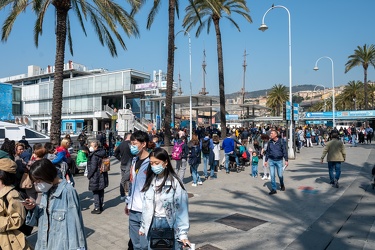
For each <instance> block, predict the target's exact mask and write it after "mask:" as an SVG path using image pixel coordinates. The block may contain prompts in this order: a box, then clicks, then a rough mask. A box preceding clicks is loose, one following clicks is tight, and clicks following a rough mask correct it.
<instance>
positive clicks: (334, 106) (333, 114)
mask: <svg viewBox="0 0 375 250" xmlns="http://www.w3.org/2000/svg"><path fill="white" fill-rule="evenodd" d="M323 58H327V59H329V60H330V61H331V66H332V124H333V128H335V127H336V121H335V112H336V105H335V71H334V64H333V60H332V58H330V57H329V56H322V57H320V58H319V59H318V60H316V62H315V67H314V70H315V71H317V70H319V68H318V62H319V61H320V59H323Z"/></svg>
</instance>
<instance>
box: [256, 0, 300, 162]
mask: <svg viewBox="0 0 375 250" xmlns="http://www.w3.org/2000/svg"><path fill="white" fill-rule="evenodd" d="M276 8H282V9H284V10H286V11H287V12H288V34H289V43H288V47H289V102H290V105H291V106H292V107H293V104H292V35H291V25H290V12H289V10H288V9H287V8H286V7H285V6H282V5H276V6H272V7H271V8H269V9H268V10H267V11H266V13H264V15H263V19H262V24H261V25H260V27H259V30H261V31H266V30H267V29H268V26H267V25H266V24H265V23H264V18H265V17H266V15H267V13H268V12H270V11H271V10H273V9H276ZM292 112H293V110H292ZM288 157H289V158H291V159H294V158H295V156H294V149H293V121H290V124H289V138H288Z"/></svg>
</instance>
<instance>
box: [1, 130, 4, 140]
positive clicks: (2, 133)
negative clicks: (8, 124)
mask: <svg viewBox="0 0 375 250" xmlns="http://www.w3.org/2000/svg"><path fill="white" fill-rule="evenodd" d="M0 138H1V139H4V138H5V129H0Z"/></svg>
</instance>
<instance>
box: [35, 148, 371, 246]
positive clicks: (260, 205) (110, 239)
mask: <svg viewBox="0 0 375 250" xmlns="http://www.w3.org/2000/svg"><path fill="white" fill-rule="evenodd" d="M346 149H347V157H346V159H347V161H346V162H345V163H343V164H342V175H341V178H340V181H339V184H340V187H339V188H333V187H331V186H330V185H329V184H328V183H329V178H328V170H327V163H326V162H325V163H324V164H321V163H320V156H321V153H322V150H323V148H322V147H321V146H314V147H313V148H303V149H302V150H301V153H299V154H296V157H297V158H296V159H295V160H291V161H290V166H289V167H288V168H287V169H286V171H285V172H284V181H285V186H286V191H284V192H283V191H280V190H277V194H274V195H272V196H270V195H268V192H269V191H270V187H271V183H270V181H268V180H266V181H263V180H262V179H261V178H260V177H258V178H252V177H251V176H250V168H249V167H246V169H245V171H244V172H240V173H236V172H231V173H230V174H225V171H221V172H218V174H217V175H218V178H217V179H215V180H206V181H204V182H203V185H202V186H197V187H192V186H191V178H190V173H189V170H187V172H186V174H185V176H186V178H185V180H184V182H185V183H186V189H187V191H188V193H189V194H190V195H189V196H190V197H191V198H189V212H190V232H189V239H190V241H191V242H192V243H196V246H197V249H223V250H224V249H227V250H237V249H238V250H239V249H241V250H242V249H243V250H248V249H268V250H269V249H296V250H297V249H314V250H315V249H375V226H374V221H375V212H374V207H375V199H374V198H375V197H374V194H375V190H372V187H371V185H370V179H371V168H372V165H373V164H374V163H375V146H374V145H359V146H358V147H356V148H350V147H349V145H346ZM221 154H223V152H222V151H221ZM119 167H120V165H119V162H118V161H117V160H116V159H112V167H111V172H110V175H109V176H110V177H109V178H110V185H109V187H108V188H106V190H105V197H104V200H105V206H104V211H103V213H102V214H100V215H95V214H91V213H90V212H91V210H92V209H93V199H92V192H90V191H88V180H87V178H86V177H84V176H83V175H82V174H81V175H77V176H76V177H75V181H76V183H77V184H76V189H77V191H78V193H79V194H80V198H81V205H82V213H83V218H84V223H85V227H86V234H87V242H88V249H94V250H96V249H97V250H101V249H106V250H108V249H111V250H112V249H119V250H120V249H127V243H128V240H129V234H128V217H127V216H126V215H125V214H124V206H125V204H124V202H123V201H121V200H120V195H119V187H118V186H119V182H120V171H119ZM199 170H200V171H201V176H203V163H202V164H201V165H200V167H199ZM258 172H259V173H261V174H262V173H263V169H262V167H261V161H260V167H259V169H258ZM203 179H204V178H203ZM276 182H277V183H278V184H279V182H278V178H277V177H276ZM278 187H279V186H278ZM34 238H35V237H34Z"/></svg>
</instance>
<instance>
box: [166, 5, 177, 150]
mask: <svg viewBox="0 0 375 250" xmlns="http://www.w3.org/2000/svg"><path fill="white" fill-rule="evenodd" d="M175 8H176V2H175V0H169V7H168V14H169V21H168V26H169V27H168V64H167V93H166V99H165V122H164V128H165V134H164V144H165V146H169V145H170V140H171V126H170V124H171V120H172V119H171V118H172V112H171V111H172V94H173V71H174V15H175Z"/></svg>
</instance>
